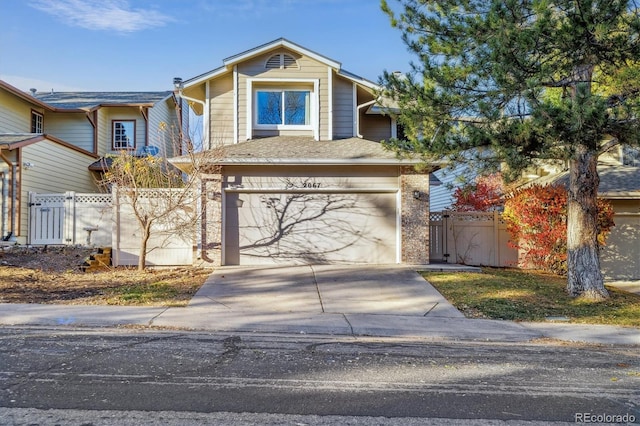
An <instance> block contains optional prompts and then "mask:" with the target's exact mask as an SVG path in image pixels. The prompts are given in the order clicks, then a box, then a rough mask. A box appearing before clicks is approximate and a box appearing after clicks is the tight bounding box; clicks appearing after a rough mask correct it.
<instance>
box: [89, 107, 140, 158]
mask: <svg viewBox="0 0 640 426" xmlns="http://www.w3.org/2000/svg"><path fill="white" fill-rule="evenodd" d="M100 112H101V113H103V114H105V117H104V120H105V122H104V123H101V124H102V125H104V126H105V127H106V129H105V130H106V135H102V136H101V137H100V138H101V139H102V143H103V144H105V145H106V148H107V152H113V136H112V132H113V120H135V122H136V141H135V142H136V149H137V148H139V147H141V146H144V145H145V133H146V122H145V120H144V118H143V117H142V114H141V113H140V110H139V108H136V107H117V108H102V109H101V110H100Z"/></svg>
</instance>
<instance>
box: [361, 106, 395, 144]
mask: <svg viewBox="0 0 640 426" xmlns="http://www.w3.org/2000/svg"><path fill="white" fill-rule="evenodd" d="M364 111H366V108H363V109H362V112H361V114H360V133H361V134H362V137H363V138H364V139H367V140H370V141H382V140H387V139H389V138H391V119H390V118H389V117H386V116H383V115H373V114H371V115H369V114H365V113H364Z"/></svg>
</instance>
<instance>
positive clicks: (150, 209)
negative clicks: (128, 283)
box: [99, 136, 218, 270]
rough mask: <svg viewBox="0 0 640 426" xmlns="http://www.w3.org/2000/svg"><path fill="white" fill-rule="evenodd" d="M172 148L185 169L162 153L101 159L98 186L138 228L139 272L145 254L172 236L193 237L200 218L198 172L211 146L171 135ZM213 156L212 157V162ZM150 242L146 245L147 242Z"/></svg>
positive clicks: (209, 157)
mask: <svg viewBox="0 0 640 426" xmlns="http://www.w3.org/2000/svg"><path fill="white" fill-rule="evenodd" d="M172 140H173V141H174V148H173V150H172V152H175V153H180V152H181V153H182V154H183V155H182V157H181V158H182V161H181V163H182V164H183V165H185V164H187V165H188V166H187V167H185V169H186V170H188V173H186V172H183V171H182V170H180V169H178V168H177V167H175V166H174V165H173V164H171V163H170V162H169V161H168V159H167V158H166V157H165V156H152V155H142V156H140V155H137V154H136V153H135V152H134V151H122V152H120V153H118V154H117V155H113V156H110V157H107V158H106V159H105V169H106V170H107V171H106V172H105V173H104V175H103V177H102V180H101V181H100V182H99V184H100V185H101V186H102V187H103V188H104V189H106V190H110V191H112V192H113V194H114V203H116V204H117V205H118V209H119V211H120V212H121V213H120V214H123V213H124V214H131V215H132V216H133V217H134V218H135V221H136V224H137V226H138V230H139V242H140V244H139V252H138V270H144V268H145V267H146V266H147V255H148V254H149V253H150V252H151V251H152V250H154V249H157V248H160V247H163V246H165V245H166V244H167V243H168V241H169V239H171V238H176V237H177V238H182V239H183V240H185V241H194V240H195V233H196V230H197V224H198V222H199V219H200V213H199V212H200V211H201V209H200V207H199V206H200V202H201V201H200V199H201V191H200V187H199V185H200V172H201V170H203V168H204V167H207V168H211V164H212V163H215V160H214V159H215V158H216V156H217V152H218V151H216V150H208V151H201V152H196V151H198V150H197V149H194V145H193V143H192V142H191V141H190V140H189V139H188V138H186V139H185V138H183V137H178V136H175V137H172ZM212 160H213V161H212ZM152 236H157V237H158V238H153V240H154V244H150V241H152Z"/></svg>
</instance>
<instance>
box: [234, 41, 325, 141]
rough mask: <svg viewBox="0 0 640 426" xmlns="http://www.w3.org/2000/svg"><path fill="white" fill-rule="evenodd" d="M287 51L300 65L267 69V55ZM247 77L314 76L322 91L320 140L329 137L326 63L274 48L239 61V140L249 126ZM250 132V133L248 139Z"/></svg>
mask: <svg viewBox="0 0 640 426" xmlns="http://www.w3.org/2000/svg"><path fill="white" fill-rule="evenodd" d="M278 53H287V54H288V55H291V56H293V57H294V58H296V59H297V61H298V64H299V68H289V69H266V68H265V63H266V61H267V59H268V58H270V57H271V56H272V55H274V54H278ZM247 78H274V79H282V80H283V82H286V80H287V79H313V80H319V82H320V84H319V87H318V91H319V93H317V94H316V96H318V97H319V98H318V99H319V104H320V110H319V112H318V113H319V118H320V139H321V140H326V139H327V138H328V135H329V132H328V126H329V91H328V87H329V80H328V73H327V66H326V65H324V64H322V63H320V62H317V61H315V60H313V59H311V58H307V57H304V56H300V55H299V54H298V53H295V52H291V51H288V50H286V49H276V50H272V51H270V52H268V53H265V54H263V55H260V56H257V57H255V58H253V59H250V60H248V61H246V62H244V63H241V64H238V85H239V88H238V89H239V90H238V95H239V96H238V115H239V123H238V124H239V133H240V136H241V137H240V139H239V140H240V141H242V140H246V139H248V138H247V135H246V128H247V120H248V119H250V117H247V104H246V103H247V102H246V101H247V92H246V91H247ZM250 137H251V135H249V138H250Z"/></svg>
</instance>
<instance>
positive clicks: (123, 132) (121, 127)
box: [113, 120, 136, 149]
mask: <svg viewBox="0 0 640 426" xmlns="http://www.w3.org/2000/svg"><path fill="white" fill-rule="evenodd" d="M135 135H136V122H135V120H113V149H135V147H136V136H135Z"/></svg>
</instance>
